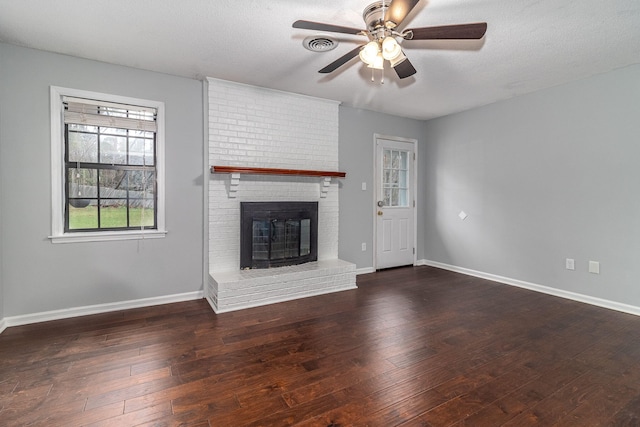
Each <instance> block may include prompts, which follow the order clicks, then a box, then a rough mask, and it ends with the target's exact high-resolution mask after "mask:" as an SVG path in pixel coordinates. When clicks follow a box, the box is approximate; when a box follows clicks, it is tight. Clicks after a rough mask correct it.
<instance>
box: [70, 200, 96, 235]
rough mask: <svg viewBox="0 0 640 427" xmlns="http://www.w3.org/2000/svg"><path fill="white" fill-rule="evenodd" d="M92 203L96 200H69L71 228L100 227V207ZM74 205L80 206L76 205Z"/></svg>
mask: <svg viewBox="0 0 640 427" xmlns="http://www.w3.org/2000/svg"><path fill="white" fill-rule="evenodd" d="M92 203H95V200H90V199H74V200H69V205H67V212H68V214H69V230H82V229H94V228H98V208H97V207H96V206H95V204H92ZM74 205H76V206H78V207H74ZM83 205H84V206H83Z"/></svg>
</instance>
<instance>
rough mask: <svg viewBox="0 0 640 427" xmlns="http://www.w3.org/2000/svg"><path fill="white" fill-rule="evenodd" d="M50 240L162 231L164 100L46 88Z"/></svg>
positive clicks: (124, 236) (114, 237)
mask: <svg viewBox="0 0 640 427" xmlns="http://www.w3.org/2000/svg"><path fill="white" fill-rule="evenodd" d="M51 112H52V118H51V129H52V168H51V169H52V174H53V175H52V207H53V214H52V221H53V222H52V236H51V238H52V241H54V242H70V241H92V240H121V239H137V238H148V237H162V236H164V233H165V231H164V191H163V189H164V185H163V179H164V170H163V154H164V149H163V148H164V144H163V140H164V138H163V130H164V129H163V123H164V118H163V114H164V105H163V104H162V103H160V102H155V101H148V100H141V99H133V98H125V97H119V96H113V95H106V94H100V93H95V92H86V91H78V90H73V89H65V88H59V87H52V88H51Z"/></svg>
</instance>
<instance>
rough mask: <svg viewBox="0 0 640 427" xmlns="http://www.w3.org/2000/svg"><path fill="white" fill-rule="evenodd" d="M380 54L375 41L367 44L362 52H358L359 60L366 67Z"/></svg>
mask: <svg viewBox="0 0 640 427" xmlns="http://www.w3.org/2000/svg"><path fill="white" fill-rule="evenodd" d="M379 52H380V46H379V45H378V43H377V42H375V41H370V42H369V43H367V44H366V45H365V46H364V47H363V48H362V50H360V54H359V55H360V59H361V60H362V62H364V63H365V64H367V65H371V64H373V63H374V62H375V61H376V58H377V56H378V53H379Z"/></svg>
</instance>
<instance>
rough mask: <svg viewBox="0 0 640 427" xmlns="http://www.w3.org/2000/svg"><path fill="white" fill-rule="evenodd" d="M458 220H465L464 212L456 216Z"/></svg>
mask: <svg viewBox="0 0 640 427" xmlns="http://www.w3.org/2000/svg"><path fill="white" fill-rule="evenodd" d="M458 218H460V219H461V220H463V221H464V220H465V219H466V218H467V214H466V212H465V211H460V213H459V214H458Z"/></svg>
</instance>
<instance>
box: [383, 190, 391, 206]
mask: <svg viewBox="0 0 640 427" xmlns="http://www.w3.org/2000/svg"><path fill="white" fill-rule="evenodd" d="M383 205H384V206H391V189H390V188H386V189H385V190H384V200H383Z"/></svg>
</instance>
